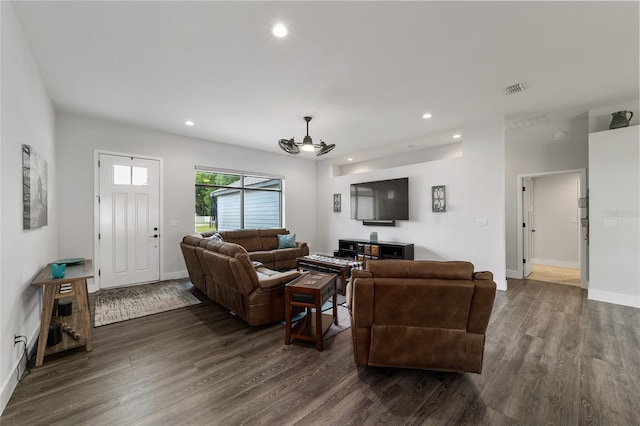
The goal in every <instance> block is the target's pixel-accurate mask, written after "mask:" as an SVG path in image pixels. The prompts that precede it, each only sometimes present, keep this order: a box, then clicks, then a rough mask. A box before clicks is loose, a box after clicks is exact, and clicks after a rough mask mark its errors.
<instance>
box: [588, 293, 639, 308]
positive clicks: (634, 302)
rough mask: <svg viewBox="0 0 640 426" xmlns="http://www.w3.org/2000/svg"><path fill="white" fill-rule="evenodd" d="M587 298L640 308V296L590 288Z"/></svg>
mask: <svg viewBox="0 0 640 426" xmlns="http://www.w3.org/2000/svg"><path fill="white" fill-rule="evenodd" d="M587 299H589V300H597V301H598V302H607V303H613V304H615V305H622V306H630V307H632V308H640V296H631V295H628V294H620V293H611V292H609V291H602V290H592V289H589V290H588V294H587Z"/></svg>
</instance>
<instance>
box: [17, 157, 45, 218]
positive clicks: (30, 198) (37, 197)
mask: <svg viewBox="0 0 640 426" xmlns="http://www.w3.org/2000/svg"><path fill="white" fill-rule="evenodd" d="M22 199H23V208H22V215H23V219H22V229H36V228H40V227H43V226H47V224H48V217H47V216H48V202H47V162H46V161H44V160H43V159H42V158H41V157H40V155H38V152H37V151H36V150H35V149H33V147H32V146H31V145H22Z"/></svg>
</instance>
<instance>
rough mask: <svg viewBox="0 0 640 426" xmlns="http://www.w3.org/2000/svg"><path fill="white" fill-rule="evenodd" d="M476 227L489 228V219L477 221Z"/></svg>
mask: <svg viewBox="0 0 640 426" xmlns="http://www.w3.org/2000/svg"><path fill="white" fill-rule="evenodd" d="M476 226H487V219H476Z"/></svg>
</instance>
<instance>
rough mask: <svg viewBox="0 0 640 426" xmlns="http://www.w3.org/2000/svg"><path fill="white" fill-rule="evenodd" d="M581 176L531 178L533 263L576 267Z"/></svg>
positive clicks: (577, 262) (562, 175)
mask: <svg viewBox="0 0 640 426" xmlns="http://www.w3.org/2000/svg"><path fill="white" fill-rule="evenodd" d="M579 184H580V175H579V174H578V173H567V174H561V175H550V176H541V177H535V178H533V188H532V190H533V199H534V205H533V222H534V223H533V229H535V230H536V232H535V233H534V234H533V259H532V260H533V263H535V264H539V265H548V266H561V267H565V268H579V267H580V264H579V247H578V238H579V232H578V230H579V228H578V226H579V224H578V222H579V219H578V218H579V211H578V198H579V196H578V194H579V191H580V187H579Z"/></svg>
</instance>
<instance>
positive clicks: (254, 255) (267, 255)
mask: <svg viewBox="0 0 640 426" xmlns="http://www.w3.org/2000/svg"><path fill="white" fill-rule="evenodd" d="M249 258H250V259H251V260H253V261H255V262H261V263H263V264H265V265H267V266H273V252H272V251H252V252H250V253H249Z"/></svg>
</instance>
